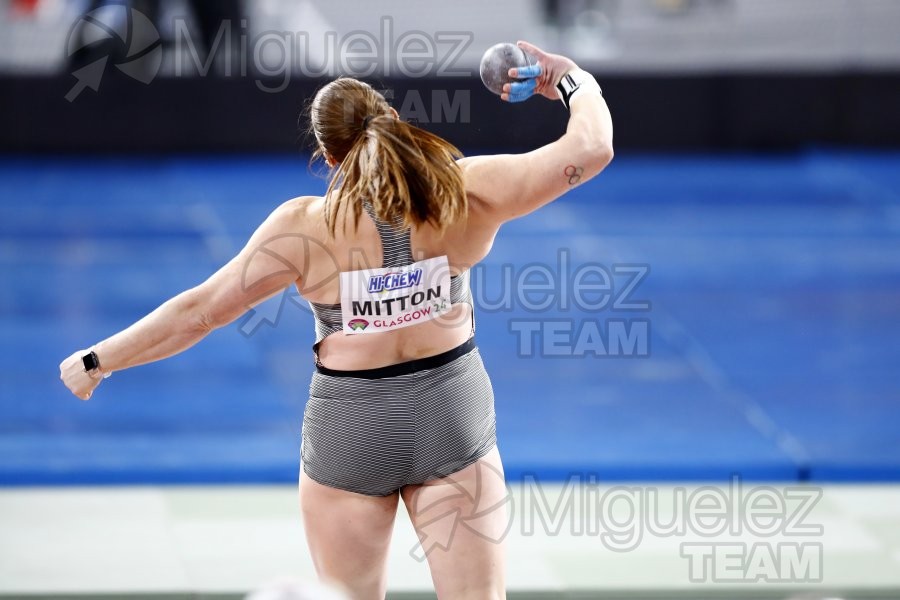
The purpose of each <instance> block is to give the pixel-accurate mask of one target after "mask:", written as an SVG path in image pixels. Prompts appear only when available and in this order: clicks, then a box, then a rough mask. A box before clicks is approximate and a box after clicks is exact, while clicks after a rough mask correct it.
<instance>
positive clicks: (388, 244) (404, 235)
mask: <svg viewBox="0 0 900 600" xmlns="http://www.w3.org/2000/svg"><path fill="white" fill-rule="evenodd" d="M364 206H365V208H366V212H367V213H368V214H369V216H370V217H372V220H373V221H374V222H375V228H376V229H377V230H378V237H380V238H381V247H382V254H383V255H384V258H383V263H382V267H405V266H407V265H410V264H412V263H414V262H416V261H415V260H413V256H412V247H411V243H410V235H411V230H410V229H406V230H403V229H402V220H401V219H400V218H399V217H398V218H397V219H396V220H395V222H394V223H387V222H385V221H381V220H379V219H378V218H376V217H375V214H374V213H373V211H372V206H371V204H369V203H368V202H366V203H365V204H364ZM463 302H465V303H467V304H468V305H470V306H472V307H473V309H474V305H473V304H472V290H471V288H470V287H469V271H468V270H466V271H464V272H462V273H460V274H459V275H454V276H452V277H451V278H450V303H451V304H461V303H463ZM309 306H310V308H311V309H312V312H313V316H314V317H315V319H316V347H318V344H319V342H321V341H322V340H323V339H325V338H326V337H328V336H329V335H331V334H332V333H337V332H338V331H341V330H342V329H343V325H342V320H341V305H340V304H319V303H317V302H310V303H309ZM473 319H474V317H473Z"/></svg>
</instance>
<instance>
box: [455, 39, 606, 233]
mask: <svg viewBox="0 0 900 600" xmlns="http://www.w3.org/2000/svg"><path fill="white" fill-rule="evenodd" d="M519 47H521V48H522V49H523V50H525V51H526V52H528V53H529V54H531V55H533V56H535V57H536V58H537V60H538V66H537V67H523V68H522V69H510V76H512V77H519V78H524V80H523V81H519V82H516V83H513V84H507V85H506V86H505V93H504V94H503V99H504V100H508V101H510V102H517V101H522V100H524V99H526V98H528V97H530V96H531V95H532V94H539V95H542V96H545V97H547V98H550V99H557V100H558V99H559V92H558V90H557V87H556V86H557V84H558V83H559V82H560V80H561V79H562V78H563V77H565V76H567V75H568V74H570V73H581V74H582V75H583V76H584V77H590V76H589V75H587V74H586V73H583V72H580V70H579V69H578V66H577V65H576V64H575V63H574V62H573V61H572V60H570V59H568V58H566V57H564V56H560V55H558V54H548V53H546V52H543V51H542V50H540V49H539V48H537V47H535V46H532V45H531V44H528V43H526V42H519ZM582 86H583V89H581V90H579V91H578V92H576V93H575V94H574V95H573V96H572V98H571V104H570V106H569V109H570V116H569V123H568V126H567V128H566V132H565V134H564V135H563V136H562V137H561V138H559V139H558V140H556V141H555V142H553V143H551V144H548V145H546V146H543V147H541V148H538V149H537V150H534V151H532V152H528V153H525V154H499V155H493V156H475V157H469V158H465V159H463V160H461V161H460V166H461V167H462V168H463V171H464V173H465V177H466V189H467V191H468V192H469V193H470V194H472V195H473V196H475V197H476V198H478V199H479V200H480V201H481V203H482V204H483V205H484V208H485V210H484V211H483V212H484V214H486V215H488V218H491V219H492V220H495V221H496V222H497V224H500V223H504V222H506V221H509V220H511V219H514V218H517V217H520V216H523V215H526V214H528V213H530V212H532V211H534V210H536V209H537V208H539V207H541V206H543V205H545V204H547V203H549V202H551V201H553V200H555V199H556V198H558V197H560V196H562V195H563V194H565V193H566V192H567V191H569V190H570V189H572V188H573V187H574V186H576V185H579V184H581V183H584V182H585V181H587V180H589V179H591V178H592V177H595V176H596V175H597V174H598V173H600V172H601V171H602V170H603V169H604V168H605V167H606V165H608V164H609V162H610V161H611V160H612V157H613V146H612V142H613V126H612V117H611V116H610V114H609V109H608V108H607V106H606V102H605V101H604V100H603V96H602V95H601V94H600V93H599V89H597V86H596V83H595V82H594V81H593V79H592V78H591V79H590V80H589V81H585V82H584V83H583V84H582ZM559 109H560V110H564V108H563V107H562V106H560V107H559Z"/></svg>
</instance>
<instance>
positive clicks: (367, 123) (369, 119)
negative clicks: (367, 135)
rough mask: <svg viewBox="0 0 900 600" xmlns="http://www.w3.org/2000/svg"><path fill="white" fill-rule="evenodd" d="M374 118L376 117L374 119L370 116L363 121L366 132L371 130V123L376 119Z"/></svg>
mask: <svg viewBox="0 0 900 600" xmlns="http://www.w3.org/2000/svg"><path fill="white" fill-rule="evenodd" d="M374 118H375V117H373V116H372V115H369V116H368V117H366V118H365V119H363V124H362V128H363V131H365V130H366V129H368V128H369V123H371V122H372V119H374Z"/></svg>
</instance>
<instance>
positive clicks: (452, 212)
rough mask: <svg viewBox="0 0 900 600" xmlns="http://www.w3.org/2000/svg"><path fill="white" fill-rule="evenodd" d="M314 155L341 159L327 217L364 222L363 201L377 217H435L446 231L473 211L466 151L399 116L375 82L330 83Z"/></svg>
mask: <svg viewBox="0 0 900 600" xmlns="http://www.w3.org/2000/svg"><path fill="white" fill-rule="evenodd" d="M310 131H311V132H312V134H313V135H315V138H316V141H317V142H318V149H317V150H316V152H315V153H314V154H313V159H316V158H318V157H322V156H328V157H331V158H333V159H334V160H335V161H337V163H338V165H337V167H336V168H334V169H333V172H332V174H331V181H330V182H329V184H328V192H327V193H326V195H325V222H326V224H327V226H328V230H329V231H330V232H331V233H332V235H333V234H334V232H335V229H336V224H337V220H338V218H339V215H340V214H341V213H343V219H344V227H345V228H346V219H347V217H348V216H352V218H353V224H354V227H356V226H357V225H358V224H359V219H360V216H361V215H362V208H363V201H364V200H368V201H369V202H371V204H372V209H373V212H374V214H375V216H376V217H378V218H379V219H381V220H383V221H387V222H388V223H391V222H393V221H394V220H395V219H399V220H401V221H402V223H403V226H404V227H410V226H412V225H425V224H429V225H432V226H433V227H435V228H436V229H438V230H440V231H443V230H444V229H446V227H447V226H448V225H451V224H453V223H455V222H456V221H457V220H459V219H461V218H463V217H465V215H466V212H467V209H468V204H467V198H466V193H465V189H464V186H463V177H462V171H461V169H460V168H459V166H458V165H457V164H456V159H457V158H460V157H461V156H462V153H461V152H460V151H459V150H457V149H456V147H454V146H453V145H452V144H451V143H449V142H447V141H446V140H444V139H443V138H441V137H438V136H436V135H434V134H432V133H429V132H427V131H425V130H423V129H420V128H418V127H416V126H414V125H411V124H409V123H407V122H405V121H403V120H401V119H398V118H397V117H396V116H395V115H394V113H393V111H392V110H391V108H390V106H389V105H388V103H387V101H386V100H385V98H384V96H382V95H381V94H379V93H378V92H376V91H375V90H374V89H373V88H372V87H371V86H370V85H368V84H366V83H363V82H361V81H358V80H356V79H352V78H348V77H342V78H340V79H336V80H334V81H332V82H331V83H329V84H328V85H326V86H325V87H323V88H322V89H321V90H319V92H318V93H317V94H316V97H315V98H314V99H313V102H312V105H311V107H310Z"/></svg>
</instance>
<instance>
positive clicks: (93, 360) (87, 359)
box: [81, 350, 100, 373]
mask: <svg viewBox="0 0 900 600" xmlns="http://www.w3.org/2000/svg"><path fill="white" fill-rule="evenodd" d="M81 362H82V364H84V372H85V373H91V372H92V371H96V370H99V369H100V359H99V358H97V353H96V352H94V351H93V350H91V351H90V352H88V353H87V354H85V355H84V356H82V357H81Z"/></svg>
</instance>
